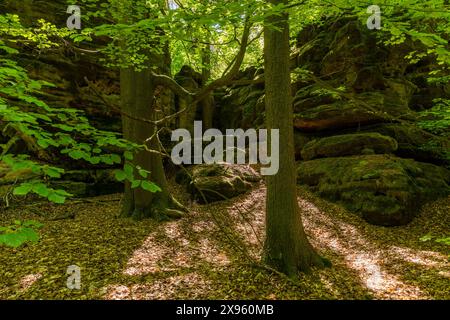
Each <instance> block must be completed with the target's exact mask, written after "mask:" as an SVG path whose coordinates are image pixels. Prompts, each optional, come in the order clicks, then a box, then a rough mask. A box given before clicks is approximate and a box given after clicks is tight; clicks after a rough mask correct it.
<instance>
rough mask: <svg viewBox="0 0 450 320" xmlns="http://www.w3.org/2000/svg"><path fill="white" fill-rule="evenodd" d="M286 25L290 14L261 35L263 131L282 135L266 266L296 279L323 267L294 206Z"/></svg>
mask: <svg viewBox="0 0 450 320" xmlns="http://www.w3.org/2000/svg"><path fill="white" fill-rule="evenodd" d="M269 2H270V3H272V4H278V3H281V2H283V1H282V0H270V1H269ZM288 19H289V17H288V14H283V15H281V16H279V15H272V16H270V17H269V18H268V19H267V21H266V22H267V23H266V25H267V24H272V25H274V26H276V27H278V28H279V30H275V28H272V27H270V26H266V27H265V30H264V57H265V82H266V97H265V101H266V121H267V129H269V130H270V129H279V130H280V155H279V156H280V168H279V171H278V173H277V174H276V175H273V176H268V177H267V197H266V242H265V262H266V263H267V264H268V265H270V266H271V267H273V268H275V269H277V270H279V271H281V272H283V273H285V274H287V275H289V276H294V275H296V274H297V273H298V272H299V271H307V270H308V269H309V268H310V267H311V266H313V265H319V266H321V265H322V264H323V261H322V259H321V258H320V257H319V256H318V255H317V254H316V252H315V251H314V249H313V248H312V246H311V245H310V243H309V241H308V239H307V237H306V234H305V232H304V229H303V224H302V218H301V215H300V208H299V205H298V201H297V188H296V169H295V158H294V128H293V109H292V95H291V79H290V70H289V53H290V47H289V22H288ZM269 145H270V143H269Z"/></svg>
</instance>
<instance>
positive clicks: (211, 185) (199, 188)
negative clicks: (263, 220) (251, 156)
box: [176, 164, 261, 203]
mask: <svg viewBox="0 0 450 320" xmlns="http://www.w3.org/2000/svg"><path fill="white" fill-rule="evenodd" d="M260 179H261V178H260V176H259V174H258V173H257V172H256V171H255V170H253V169H252V168H250V167H249V166H246V165H231V164H201V165H198V166H193V167H191V168H189V169H188V170H187V171H185V170H181V171H179V172H178V173H177V176H176V182H178V183H180V184H184V185H185V186H186V187H187V190H188V192H189V193H190V194H191V195H192V197H193V198H194V199H195V200H197V201H199V202H200V203H210V202H215V201H221V200H226V199H230V198H233V197H236V196H238V195H240V194H243V193H245V192H247V191H248V190H250V189H251V188H252V182H257V181H259V180H260Z"/></svg>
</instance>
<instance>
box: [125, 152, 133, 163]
mask: <svg viewBox="0 0 450 320" xmlns="http://www.w3.org/2000/svg"><path fill="white" fill-rule="evenodd" d="M123 156H124V158H125V159H126V160H128V161H131V160H133V158H134V157H133V153H132V152H130V151H125V152H124V154H123Z"/></svg>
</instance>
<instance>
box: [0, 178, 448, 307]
mask: <svg viewBox="0 0 450 320" xmlns="http://www.w3.org/2000/svg"><path fill="white" fill-rule="evenodd" d="M172 185H173V188H174V192H175V194H177V196H178V197H180V198H181V199H180V200H181V201H182V202H184V203H186V204H187V206H188V209H189V213H188V214H187V215H186V216H185V217H184V218H182V219H180V220H177V221H169V222H162V223H157V222H155V221H152V220H144V221H133V220H131V219H123V218H118V217H117V215H118V212H119V208H120V199H121V195H120V194H117V195H110V196H102V197H96V198H90V199H80V200H79V201H69V202H68V203H67V204H65V205H52V204H48V203H42V204H32V205H30V204H23V205H22V206H18V207H15V208H8V209H3V210H2V211H0V225H2V224H7V223H11V222H12V221H14V220H16V219H24V220H25V219H33V220H38V221H41V222H43V223H44V227H43V228H42V229H41V231H40V233H41V240H40V241H39V243H38V244H34V245H25V246H23V247H20V248H18V249H12V248H5V247H0V265H1V269H0V299H450V263H449V260H448V259H449V257H448V255H449V254H450V252H448V247H446V246H445V245H443V244H439V243H436V242H434V241H427V242H423V241H420V240H419V238H420V237H422V236H424V235H426V234H429V233H431V234H435V235H445V234H448V232H449V226H450V216H449V214H448V213H449V212H450V197H449V198H446V199H441V200H438V201H436V202H433V203H430V204H427V205H425V206H424V207H423V209H422V212H421V214H420V215H419V216H418V217H417V218H416V219H414V221H413V222H412V223H410V224H409V225H407V226H403V227H394V228H385V227H377V226H372V225H369V224H367V223H366V222H365V221H363V220H362V219H361V218H359V217H358V216H356V215H354V214H351V213H349V212H348V211H346V210H344V209H342V208H341V207H340V206H337V205H335V204H331V203H329V202H327V201H324V200H321V199H319V198H317V197H315V196H314V195H312V194H311V193H310V192H308V191H307V190H305V189H302V188H299V190H298V191H299V192H298V194H299V203H300V207H301V208H302V213H303V220H304V224H305V229H306V232H307V233H308V235H309V237H310V239H311V242H312V244H313V245H314V247H315V248H316V249H317V250H318V251H319V252H320V254H321V255H323V256H325V257H327V258H328V259H330V260H331V262H332V264H333V266H332V267H331V268H326V269H320V270H317V269H315V270H312V272H310V273H308V274H301V275H300V276H299V278H298V279H297V280H295V281H292V280H290V279H288V278H286V277H284V276H283V275H280V274H278V273H276V272H273V271H271V270H269V269H265V268H264V267H261V265H260V264H259V263H258V260H259V257H260V254H261V250H262V240H263V238H264V199H265V187H264V184H263V183H261V184H260V185H259V186H257V187H256V188H254V189H253V190H252V191H250V192H249V193H247V194H245V195H242V196H240V197H237V198H233V199H231V200H228V201H222V202H217V203H213V204H209V205H199V204H197V203H192V202H190V201H189V197H188V196H187V194H186V193H185V192H184V191H183V189H182V188H181V187H180V186H178V185H176V184H174V183H173V184H172ZM62 215H63V216H69V218H67V219H58V218H57V217H60V216H62ZM55 217H56V219H55ZM70 217H71V218H70ZM70 265H77V266H79V267H80V268H81V290H70V289H68V288H67V287H66V281H67V277H68V275H67V274H66V270H67V267H68V266H70Z"/></svg>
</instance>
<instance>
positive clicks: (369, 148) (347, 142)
mask: <svg viewBox="0 0 450 320" xmlns="http://www.w3.org/2000/svg"><path fill="white" fill-rule="evenodd" d="M395 150H397V141H395V140H394V139H392V138H391V137H387V136H383V135H381V134H379V133H359V134H344V135H337V136H331V137H326V138H322V139H317V140H313V141H310V142H308V143H307V144H306V145H305V147H304V148H303V149H302V152H301V155H302V158H303V159H304V160H312V159H316V158H327V157H341V156H349V155H358V154H367V153H373V154H382V153H392V152H394V151H395Z"/></svg>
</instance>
